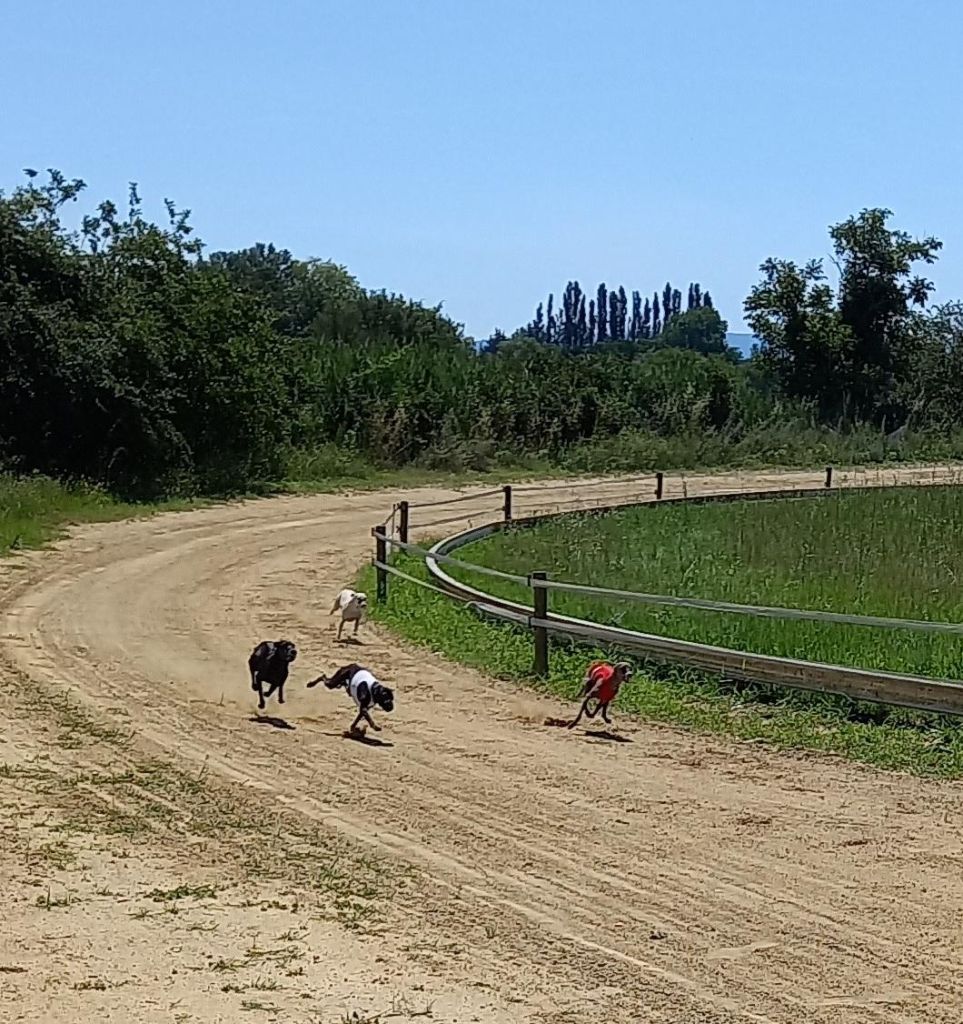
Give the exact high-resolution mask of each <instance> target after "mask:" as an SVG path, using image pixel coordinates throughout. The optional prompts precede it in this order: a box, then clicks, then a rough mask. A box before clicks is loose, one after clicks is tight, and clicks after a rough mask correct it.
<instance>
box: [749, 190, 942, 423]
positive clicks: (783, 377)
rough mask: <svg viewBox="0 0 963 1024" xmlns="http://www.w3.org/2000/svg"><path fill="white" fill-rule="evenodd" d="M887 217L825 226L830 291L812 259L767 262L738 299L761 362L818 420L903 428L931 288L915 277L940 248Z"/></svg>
mask: <svg viewBox="0 0 963 1024" xmlns="http://www.w3.org/2000/svg"><path fill="white" fill-rule="evenodd" d="M890 216H891V213H890V211H889V210H883V209H871V210H863V211H862V212H861V213H860V214H859V215H858V216H856V217H850V218H849V219H848V220H846V221H843V222H842V223H840V224H836V225H834V226H833V227H831V228H830V231H829V233H830V237H831V239H832V242H833V250H834V254H835V255H834V259H833V262H834V264H835V266H836V269H837V271H838V275H839V284H838V287H837V288H836V290H835V292H834V290H833V288H832V287H831V286H830V284H829V283H828V282H827V280H826V275H825V273H824V271H823V267H822V262H821V261H820V260H812V261H811V262H809V263H807V264H806V265H805V266H804V267H799V266H797V265H796V264H795V263H792V262H791V261H787V260H778V259H769V260H766V262H765V263H763V264H762V267H761V268H760V269H761V270H762V274H763V280H762V281H761V282H760V283H759V284H757V285H756V286H755V287H754V288H753V289H752V291H751V292H750V294H749V296H748V298H747V299H746V302H745V312H746V320H747V322H748V323H749V326H750V327H751V328H752V330H753V332H754V333H755V334H756V335H757V336H758V337H759V338H760V339H761V340H762V346H761V351H760V359H761V361H762V363H763V365H764V366H765V367H766V368H767V369H768V370H769V371H770V373H771V374H772V376H773V378H774V379H775V380H776V382H777V383H778V385H779V387H780V389H781V390H782V392H783V394H785V395H786V396H788V397H790V398H794V399H804V400H808V401H812V402H813V403H814V404H815V405H816V407H817V408H818V410H819V413H820V415H821V416H822V417H823V418H836V419H839V418H845V419H848V420H850V421H861V420H865V421H872V422H875V423H890V424H893V423H894V422H899V423H904V422H906V418H907V416H908V414H909V412H910V411H911V409H912V404H911V402H910V401H909V396H908V394H907V387H906V385H907V383H908V381H909V380H911V373H912V367H913V364H914V362H916V361H917V360H918V354H919V350H920V348H921V346H923V345H924V343H925V337H926V329H927V322H926V317H925V316H924V315H923V314H922V313H921V312H920V310H921V309H922V308H923V307H924V306H925V305H926V303H927V301H928V298H929V296H930V293H931V292H932V290H933V285H932V283H931V282H930V281H928V280H926V279H925V278H923V277H920V276H918V275H914V274H913V267H914V265H915V264H917V263H926V264H931V263H934V262H935V261H936V258H937V253H938V252H939V250H940V248H941V247H942V242H940V241H938V240H937V239H935V238H924V239H922V240H914V239H913V238H911V236H910V235H908V234H906V233H905V232H903V231H895V230H892V229H890V228H888V227H887V222H888V220H889V218H890Z"/></svg>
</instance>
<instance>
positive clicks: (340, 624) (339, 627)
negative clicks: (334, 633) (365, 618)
mask: <svg viewBox="0 0 963 1024" xmlns="http://www.w3.org/2000/svg"><path fill="white" fill-rule="evenodd" d="M342 629H344V619H342V620H341V621H340V622H339V623H338V639H339V640H340V639H341V630H342Z"/></svg>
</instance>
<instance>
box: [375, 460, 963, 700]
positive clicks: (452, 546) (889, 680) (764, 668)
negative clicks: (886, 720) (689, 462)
mask: <svg viewBox="0 0 963 1024" xmlns="http://www.w3.org/2000/svg"><path fill="white" fill-rule="evenodd" d="M828 479H829V477H828V476H827V481H828ZM877 479H878V480H880V483H878V484H876V485H873V484H870V485H868V486H867V485H863V486H858V485H857V486H855V487H853V486H850V487H847V489H853V490H869V489H874V490H875V489H877V488H880V487H889V486H906V485H905V484H899V483H898V482H897V483H894V484H893V485H889V484H883V483H882V476H881V475H879V476H878V477H877ZM934 482H935V474H934ZM926 486H931V485H929V484H927V485H926ZM827 493H832V492H831V491H827V490H825V489H823V488H820V489H815V488H810V489H793V490H770V491H752V492H724V493H719V494H701V495H699V494H696V495H692V496H689V497H682V498H672V499H667V500H666V501H663V502H662V503H663V504H665V503H674V502H681V501H693V502H699V503H706V502H710V501H713V502H715V501H733V500H751V499H756V498H760V499H761V498H767V499H775V498H783V499H786V498H788V499H792V498H803V497H810V496H815V495H819V494H827ZM631 503H632V504H639V505H641V504H657V503H659V502H658V499H656V500H655V501H653V500H652V499H645V500H641V501H640V500H638V499H636V501H635V502H631ZM627 504H629V502H626V503H622V504H620V505H619V506H613V507H626V505H627ZM592 511H595V512H600V511H607V509H601V508H598V507H596V508H593V509H592ZM508 514H509V512H508V510H507V509H506V517H507V516H508ZM566 514H568V513H566V512H564V511H563V512H558V511H556V512H553V513H550V514H549V515H547V516H538V515H528V516H526V518H525V519H524V520H516V521H514V522H511V521H507V519H506V521H499V522H490V523H486V524H484V525H482V526H476V527H473V528H471V529H468V530H464V531H462V532H460V533H458V534H455V535H454V536H452V537H448V538H446V539H445V540H442V541H440V542H438V543H437V544H435V545H434V546H433V547H432V548H430V549H427V550H426V549H424V548H418V547H417V546H416V545H410V544H403V543H401V542H399V541H391V542H390V545H391V546H392V547H398V548H400V549H402V550H406V549H407V550H409V551H410V552H411V553H413V554H418V555H421V556H422V557H424V558H425V565H426V568H427V569H428V572H429V574H430V576H431V577H432V580H433V581H434V583H433V584H425V583H424V581H417V580H415V579H414V577H411V580H412V581H413V582H417V583H419V584H423V585H426V586H428V587H429V588H430V589H433V590H436V591H440V592H442V593H444V594H445V595H446V596H449V597H454V598H456V599H458V600H460V601H462V602H463V603H465V604H466V605H469V606H472V607H474V608H475V609H476V610H478V611H479V612H481V613H483V614H485V615H487V616H489V617H492V618H496V619H499V620H501V621H506V622H512V623H514V624H516V625H525V626H527V627H529V628H530V629H532V630H533V631H534V634H535V652H536V666H535V667H536V672H539V673H540V674H544V673H546V672H547V670H548V645H547V640H546V637H547V635H548V634H549V633H552V634H559V635H564V636H569V637H575V638H580V639H583V640H592V641H595V642H596V643H601V644H611V645H614V646H617V647H620V648H624V649H626V650H632V651H637V652H638V653H640V654H642V655H644V656H645V657H648V658H651V659H653V660H662V661H668V662H672V663H677V664H682V665H685V666H688V667H691V668H695V669H698V670H700V671H708V672H712V673H715V674H722V675H724V676H726V677H728V678H732V679H740V680H745V681H751V682H762V683H770V684H775V685H780V686H788V687H791V688H796V689H803V690H812V691H816V692H820V693H828V694H836V695H840V696H845V697H848V698H851V699H854V700H870V701H876V702H879V703H885V704H895V705H898V706H901V707H909V708H915V709H919V710H923V711H930V712H936V713H940V714H952V715H963V685H961V684H960V683H957V682H953V681H950V680H945V679H933V678H927V677H924V676H912V675H903V674H900V673H893V672H885V671H876V670H871V669H861V668H851V667H848V666H841V665H832V664H826V663H822V662H810V661H802V660H798V659H792V658H785V657H780V656H776V655H763V654H756V653H752V652H746V651H738V650H732V649H729V648H723V647H715V646H712V645H708V644H702V643H697V642H695V641H688V640H676V639H673V638H671V637H665V636H659V635H657V634H649V633H641V632H637V631H634V630H628V629H623V628H621V627H615V626H603V625H601V624H599V623H596V622H591V621H588V620H585V619H577V618H574V617H572V616H567V615H558V614H554V613H551V612H550V611H549V609H548V596H549V594H550V592H551V590H552V589H563V588H564V589H567V588H579V587H581V585H579V584H555V583H552V582H551V581H548V580H544V579H542V580H540V579H538V578H537V576H536V577H528V578H526V577H521V576H513V575H512V574H507V573H506V574H502V573H501V572H500V571H499V570H492V569H489V568H488V567H487V566H477V565H474V564H473V563H470V562H464V561H462V560H461V559H457V558H452V557H451V556H450V555H449V553H448V552H449V551H454V550H456V549H457V548H459V547H462V546H464V545H466V544H469V543H471V542H473V541H475V540H479V539H482V538H483V537H486V536H489V535H490V534H492V533H494V532H496V531H499V530H502V529H504V528H505V527H506V526H507V525H529V524H534V523H537V522H541V521H544V520H545V519H551V518H555V517H556V516H560V515H566ZM459 518H466V517H459ZM442 564H446V565H454V566H457V567H460V568H464V569H467V570H469V571H474V572H481V573H482V574H483V575H495V576H499V577H501V576H504V577H505V578H508V579H509V580H511V582H514V583H523V584H525V585H528V586H529V587H531V588H532V595H533V601H532V605H531V606H527V605H523V604H519V603H518V602H515V601H509V600H506V599H503V598H498V597H496V596H494V595H492V594H488V593H486V592H485V591H482V590H479V589H477V588H475V587H472V586H470V585H468V584H466V583H464V582H462V581H461V580H458V579H456V578H455V577H453V576H451V575H450V574H449V573H447V572H445V570H444V569H443V568H442ZM376 565H377V567H378V569H379V571H382V572H384V574H385V578H387V575H388V574H389V573H392V572H393V574H395V575H397V574H399V573H400V571H399V570H394V567H391V566H389V565H388V564H387V559H381V560H380V564H379V562H378V561H376ZM405 577H407V574H405ZM590 589H591V590H593V591H595V590H597V591H601V593H602V594H603V595H605V594H606V593H607V592H606V590H605V588H590ZM614 595H617V596H619V595H624V596H626V597H627V598H628V599H633V598H636V597H641V598H646V597H659V595H636V594H634V593H633V592H630V591H624V592H619V591H616V592H614ZM610 596H611V595H610ZM667 600H671V601H673V602H675V601H691V602H693V607H698V608H699V610H720V611H734V610H736V609H740V610H741V611H740V613H742V614H756V615H764V614H765V613H766V612H767V611H772V612H774V613H794V612H796V610H795V609H765V608H764V607H759V608H752V607H751V606H745V605H743V606H739V605H735V606H729V605H728V603H727V602H701V601H700V602H699V603H698V605H695V604H694V602H696V601H697V600H698V599H685V598H675V599H671V598H670V599H667ZM705 604H711V605H719V606H721V607H719V608H706V607H704V605H705ZM797 614H798V615H800V616H807V615H808V616H819V617H820V618H822V617H823V616H834V617H833V618H832V619H828V620H827V621H832V622H838V621H839V620H838V619H836V618H835V616H836V613H829V612H826V613H819V612H810V613H805V612H799V613H797ZM770 617H788V616H784V615H782V614H779V615H772V616H770ZM793 617H796V616H795V615H794V616H793ZM842 618H844V619H846V620H850V619H856V620H860V621H854V622H849V621H846V622H843V623H842V624H854V625H873V626H879V627H882V628H911V629H922V630H931V631H937V632H952V633H959V632H961V631H963V626H957V625H956V624H950V623H929V622H925V621H919V622H915V621H914V620H908V619H894V620H888V619H883V618H878V619H877V621H872V620H873V619H874V618H877V617H872V616H843V617H842Z"/></svg>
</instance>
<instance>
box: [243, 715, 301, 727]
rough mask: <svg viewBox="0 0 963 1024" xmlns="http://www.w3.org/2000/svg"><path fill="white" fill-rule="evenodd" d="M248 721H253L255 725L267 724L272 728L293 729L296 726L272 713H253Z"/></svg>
mask: <svg viewBox="0 0 963 1024" xmlns="http://www.w3.org/2000/svg"><path fill="white" fill-rule="evenodd" d="M248 721H249V722H253V723H254V724H255V725H269V726H270V727H271V728H272V729H287V730H289V731H293V730H294V729H295V728H296V726H293V725H292V724H291V723H290V722H287V721H285V720H284V719H283V718H276V717H275V716H274V715H258V714H253V715H251V717H250V718H249V719H248Z"/></svg>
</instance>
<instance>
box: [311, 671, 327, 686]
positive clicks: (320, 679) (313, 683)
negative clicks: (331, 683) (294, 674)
mask: <svg viewBox="0 0 963 1024" xmlns="http://www.w3.org/2000/svg"><path fill="white" fill-rule="evenodd" d="M318 683H324V684H325V686H327V684H328V677H327V676H326V675H324V673H322V674H321V675H319V676H318V678H317V679H312V680H311V682H310V683H308V689H309V690H310V689H312V688H313V687H315V686H317V685H318Z"/></svg>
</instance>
